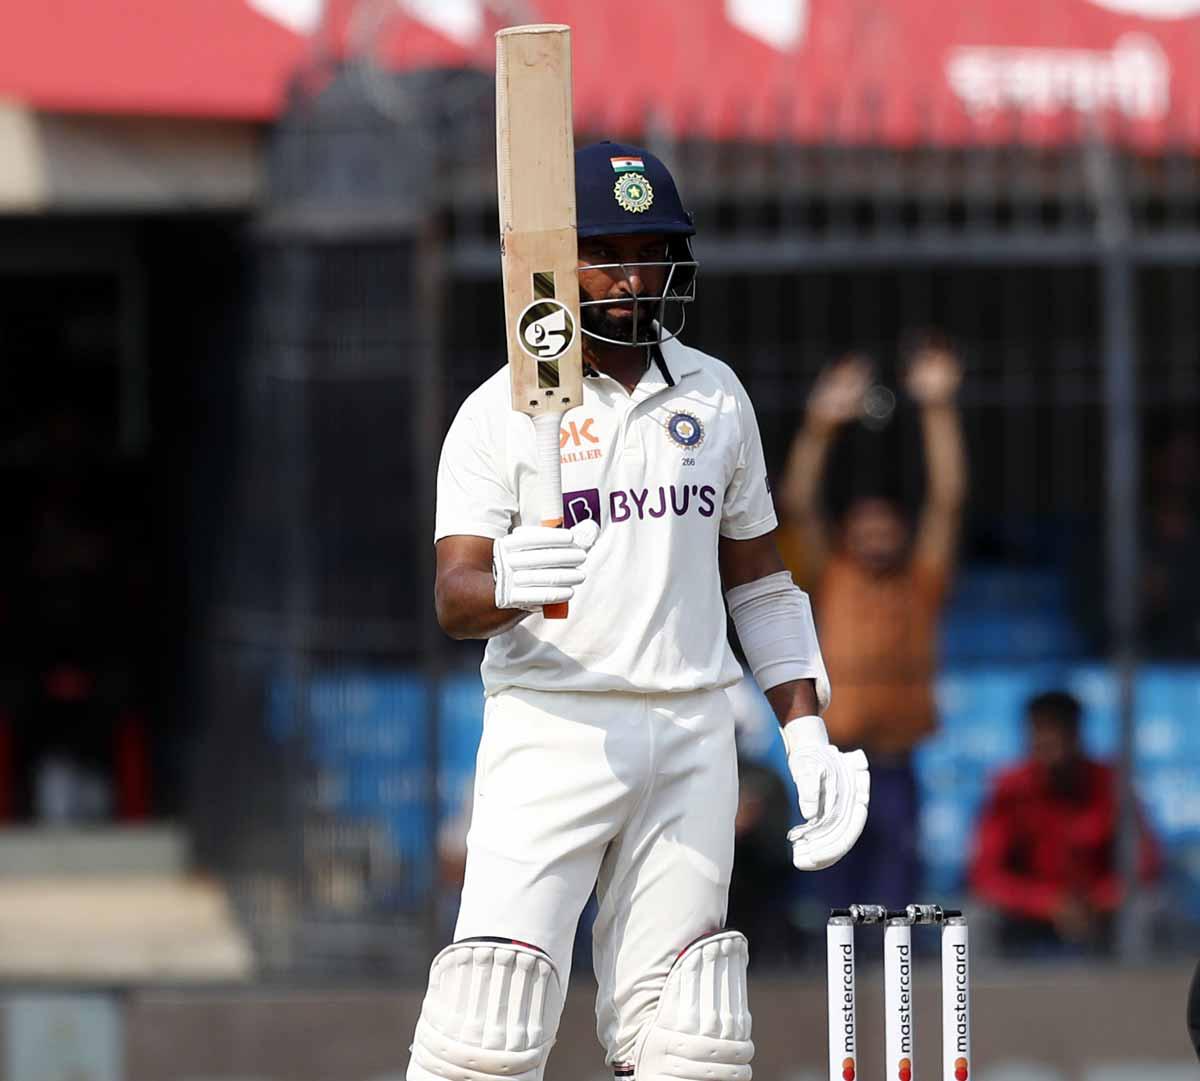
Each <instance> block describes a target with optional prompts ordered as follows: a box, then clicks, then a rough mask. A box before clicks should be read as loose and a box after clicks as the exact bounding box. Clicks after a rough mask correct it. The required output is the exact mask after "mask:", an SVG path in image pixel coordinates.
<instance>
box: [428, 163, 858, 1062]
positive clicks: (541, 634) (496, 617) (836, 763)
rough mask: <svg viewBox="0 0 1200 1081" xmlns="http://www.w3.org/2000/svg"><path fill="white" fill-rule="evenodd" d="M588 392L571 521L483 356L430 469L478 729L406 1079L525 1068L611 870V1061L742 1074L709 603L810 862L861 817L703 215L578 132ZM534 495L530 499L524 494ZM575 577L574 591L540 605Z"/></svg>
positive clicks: (715, 635)
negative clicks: (700, 324)
mask: <svg viewBox="0 0 1200 1081" xmlns="http://www.w3.org/2000/svg"><path fill="white" fill-rule="evenodd" d="M575 182H576V203H577V214H578V236H579V264H578V265H579V271H578V275H579V288H580V294H581V308H580V311H581V322H582V328H583V330H584V334H585V338H584V342H585V344H584V359H585V362H586V367H585V379H584V395H583V405H582V406H580V407H579V408H576V409H573V410H571V411H569V412H568V413H566V414H565V415H564V418H563V422H562V427H561V433H560V444H561V458H562V476H563V507H564V524H563V527H562V528H547V527H543V526H540V525H538V524H536V523H537V522H538V521H539V514H538V503H537V494H536V490H535V489H536V484H535V479H536V471H537V465H536V463H537V457H536V451H535V442H534V429H533V425H532V421H531V419H530V418H529V417H528V416H526V415H524V414H522V413H518V412H514V411H513V409H512V408H511V402H510V390H509V378H508V374H507V372H506V370H503V369H502V370H500V371H498V372H497V373H496V374H495V375H494V376H492V377H491V378H490V379H488V380H487V381H486V382H485V383H484V384H483V385H482V386H480V387H479V388H478V389H477V390H476V391H475V392H474V393H472V394H471V396H470V397H469V398H468V399H467V400H466V402H465V403H464V404H463V406H462V409H461V410H460V411H459V413H458V416H457V417H456V418H455V420H454V422H453V424H452V425H451V427H450V430H449V432H448V433H447V436H446V441H445V445H444V447H443V450H442V458H441V464H440V468H439V473H438V505H437V524H436V537H435V539H436V544H437V586H436V596H437V614H438V620H439V622H440V623H441V626H442V627H443V629H445V631H446V632H447V633H448V634H450V635H452V636H453V637H455V638H485V639H487V648H486V652H485V656H484V661H483V668H482V674H483V682H484V690H485V694H486V704H485V708H484V725H483V735H482V739H481V742H480V746H479V753H478V760H477V765H476V774H475V791H474V811H473V818H472V825H471V829H470V833H469V835H468V839H467V864H466V877H465V881H464V884H463V893H462V903H461V908H460V913H459V918H458V925H457V927H456V930H455V941H454V943H453V944H452V945H450V946H447V947H446V948H445V949H444V950H442V952H441V953H439V954H438V956H437V957H436V958H435V959H434V961H433V966H432V969H431V971H430V977H429V988H428V991H427V993H426V996H425V1000H424V1004H423V1006H422V1010H421V1017H420V1020H419V1021H418V1024H417V1029H416V1034H415V1037H414V1039H413V1044H412V1057H411V1059H410V1063H409V1067H408V1074H407V1076H408V1079H409V1081H468V1079H469V1081H490V1079H492V1078H509V1079H519V1081H538V1079H541V1078H542V1077H543V1074H544V1071H545V1068H546V1059H547V1056H548V1054H549V1051H550V1048H551V1046H552V1045H553V1043H554V1038H555V1032H556V1029H557V1026H558V1021H559V1015H560V1012H561V1010H562V1005H563V998H564V995H565V992H566V986H567V978H568V975H569V968H570V960H571V947H572V942H573V938H574V934H575V929H576V925H577V923H578V920H579V916H580V913H581V911H582V909H583V907H584V905H585V904H586V902H587V900H588V898H589V896H590V894H591V892H592V889H593V887H595V889H596V893H597V897H598V900H599V913H598V916H597V919H596V923H595V927H594V938H593V951H594V962H595V973H596V978H597V980H598V982H599V992H598V995H597V1001H596V1017H597V1027H598V1033H599V1037H600V1040H601V1042H602V1043H603V1045H604V1048H605V1051H606V1060H607V1062H608V1064H609V1065H610V1066H611V1068H612V1071H613V1076H614V1077H615V1078H636V1079H637V1081H665V1079H667V1078H685V1079H687V1078H692V1079H697V1081H699V1079H708V1078H713V1079H718V1081H747V1079H749V1078H750V1077H751V1066H750V1061H751V1057H752V1056H753V1053H754V1045H753V1043H752V1042H751V1038H750V1013H749V1009H748V1007H747V1001H746V963H747V957H748V952H747V943H746V939H745V937H744V936H743V935H741V934H740V933H739V932H738V931H736V930H733V929H729V928H725V926H724V922H725V913H726V901H727V895H728V891H729V879H730V873H731V871H732V865H733V840H734V812H735V809H736V804H737V763H736V760H735V754H734V725H733V716H732V709H731V707H730V702H729V698H728V697H727V695H726V693H725V688H726V687H728V686H730V685H732V684H734V683H736V682H737V681H738V679H739V678H740V676H741V670H740V668H739V665H738V663H737V661H736V660H735V658H734V656H733V654H732V652H731V651H730V648H729V645H728V643H727V640H726V622H725V611H726V607H728V610H729V615H730V617H731V618H732V620H733V623H734V626H735V627H736V629H737V634H738V638H739V640H740V641H741V644H742V648H743V650H744V652H745V655H746V658H747V660H748V662H749V664H750V667H751V669H752V670H753V673H754V676H755V678H756V679H757V681H758V683H759V685H760V686H761V687H762V689H763V691H764V692H766V695H767V697H768V699H769V700H770V702H771V705H772V707H773V708H774V710H775V713H776V714H777V716H778V718H779V721H780V724H781V725H782V726H783V739H784V741H785V743H786V745H787V750H788V764H789V766H790V769H791V773H792V776H793V777H794V779H795V782H796V787H797V792H798V795H799V804H800V812H801V815H802V817H803V819H804V822H803V824H802V825H800V826H797V827H796V828H795V829H793V830H792V831H791V833H790V834H789V840H790V841H791V843H792V846H793V861H794V863H795V865H796V867H798V868H800V869H801V870H816V869H819V868H822V867H827V866H829V865H830V864H832V863H835V862H836V861H837V860H838V859H840V858H841V857H842V856H843V855H844V854H845V853H846V852H847V851H848V850H849V849H850V847H851V846H852V845H853V844H854V842H855V840H856V839H857V838H858V836H859V834H860V832H861V831H862V828H863V824H864V822H865V820H866V814H867V802H868V791H869V774H868V770H867V761H866V757H865V756H864V755H863V753H862V752H861V751H853V752H850V753H843V752H841V751H839V750H838V749H837V748H836V747H834V746H831V745H830V743H829V739H828V737H827V735H826V732H825V725H824V723H823V722H822V720H821V717H820V711H821V710H822V709H823V708H824V707H825V705H826V704H827V703H828V701H829V694H830V690H829V685H828V680H827V677H826V674H825V667H824V664H823V662H822V659H821V651H820V648H819V645H818V643H817V637H816V632H815V630H814V627H813V619H812V613H811V609H810V606H809V601H808V598H807V596H806V595H805V594H804V593H802V592H801V591H800V590H799V589H797V588H796V586H795V585H793V583H792V580H791V576H790V575H789V574H788V573H787V571H785V570H784V567H783V563H782V561H781V560H780V557H779V554H778V552H777V551H776V547H775V542H774V539H773V537H772V531H773V530H774V529H775V527H776V519H775V511H774V508H773V506H772V501H771V494H770V491H769V489H768V484H767V473H766V467H765V464H764V460H763V451H762V444H761V441H760V438H759V432H758V425H757V421H756V420H755V415H754V409H753V407H752V405H751V403H750V399H749V398H748V397H747V395H746V392H745V390H743V388H742V385H741V383H740V382H739V381H738V379H737V377H736V376H735V375H734V373H733V372H732V371H731V370H730V368H729V367H728V366H727V365H725V364H724V363H722V362H721V361H719V360H717V359H715V358H714V357H710V356H707V355H705V354H704V353H701V352H699V351H698V350H696V349H692V348H690V347H689V346H686V345H684V344H683V343H682V342H681V341H680V340H679V337H678V334H679V332H680V330H681V329H682V327H683V322H684V318H685V314H686V307H687V304H688V303H689V302H691V301H692V299H693V297H694V295H695V284H696V269H697V264H696V262H695V261H694V260H693V258H692V251H691V244H690V238H691V236H692V235H693V234H694V232H695V230H694V228H693V226H692V217H691V215H690V214H688V213H687V212H686V211H685V210H684V208H683V205H682V203H681V201H680V197H679V194H678V191H677V190H676V187H675V183H674V181H673V179H672V178H671V175H670V173H669V172H668V171H667V169H666V167H665V166H664V165H663V163H662V162H661V161H659V160H658V159H657V158H655V157H654V156H653V155H652V154H650V153H648V152H647V151H645V150H642V149H640V148H638V147H634V146H625V145H619V144H616V143H600V144H597V145H594V146H590V147H587V148H585V149H582V150H580V151H578V152H577V153H576V155H575ZM531 523H534V524H531ZM567 600H569V601H570V615H569V617H568V618H567V619H561V620H554V619H546V618H544V617H543V615H542V607H543V606H544V605H548V604H555V603H560V602H564V601H567Z"/></svg>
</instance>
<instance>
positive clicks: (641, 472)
mask: <svg viewBox="0 0 1200 1081" xmlns="http://www.w3.org/2000/svg"><path fill="white" fill-rule="evenodd" d="M661 356H662V361H663V365H662V368H660V367H659V365H658V364H657V363H652V364H651V365H650V367H649V368H648V369H647V371H646V373H645V375H643V376H642V380H641V382H640V383H638V385H637V387H636V388H635V389H634V392H633V393H632V394H630V393H628V392H627V391H626V390H625V388H624V387H623V386H621V385H620V384H619V383H618V382H617V381H616V380H614V379H610V378H609V377H608V376H606V375H591V376H588V377H586V378H585V379H584V381H583V404H582V405H581V406H579V407H577V408H575V409H572V410H570V411H569V412H568V413H566V414H564V416H563V419H562V426H561V433H562V434H561V447H562V487H563V507H564V518H565V522H566V524H567V525H573V524H575V523H576V522H579V521H582V520H583V519H585V518H592V519H594V520H596V521H598V522H599V523H600V535H599V538H598V539H597V541H596V543H595V545H594V546H593V547H592V549H591V550H590V551H589V552H588V556H587V561H586V562H585V563H584V565H583V569H584V571H585V572H586V574H587V580H586V581H585V582H584V583H583V584H582V585H580V586H577V587H576V589H575V595H574V597H572V599H571V610H570V615H569V616H568V618H566V619H562V620H553V619H552V620H547V619H543V618H542V616H541V614H540V613H532V614H530V615H529V616H527V617H526V618H525V619H523V620H521V622H520V623H518V624H517V625H516V626H514V627H512V628H511V629H509V630H507V631H505V632H504V633H503V634H499V635H497V636H496V637H494V638H492V639H489V641H488V643H487V649H486V652H485V654H484V660H483V668H482V674H483V684H484V690H485V691H486V693H488V694H495V693H496V692H497V691H501V690H504V689H505V688H507V687H524V688H529V689H531V690H547V691H635V692H642V693H655V692H662V691H689V690H697V689H702V688H710V687H723V686H728V685H730V684H733V683H736V682H737V681H738V680H739V679H741V676H742V672H741V668H740V667H739V666H738V664H737V661H736V660H735V659H734V656H733V653H732V651H731V650H730V648H729V644H728V642H727V640H726V636H725V601H724V596H723V593H722V589H721V577H720V574H719V572H718V567H717V541H718V538H719V537H729V538H732V539H734V540H748V539H751V538H753V537H758V536H761V535H762V534H764V533H769V532H770V531H771V530H772V529H774V528H775V526H776V524H777V523H776V518H775V509H774V507H773V505H772V501H771V494H770V489H769V487H768V483H767V470H766V464H765V462H764V460H763V452H762V441H761V439H760V437H759V433H758V422H757V421H756V419H755V416H754V409H753V407H752V406H751V404H750V399H749V397H748V396H747V395H746V392H745V390H744V389H743V387H742V385H741V383H740V382H739V380H738V378H737V376H736V375H734V374H733V372H732V370H731V369H730V368H729V366H728V365H726V364H724V363H722V362H721V361H719V360H717V359H716V358H714V357H710V356H707V355H705V354H704V353H701V352H700V351H699V350H696V349H692V348H690V347H689V346H686V345H683V344H682V343H681V342H678V341H669V342H667V343H665V344H664V345H663V346H662V350H661ZM663 369H665V372H664V370H663ZM538 521H539V518H538V495H537V454H536V448H535V445H534V432H533V422H532V420H531V419H530V418H529V417H528V416H526V415H525V414H523V413H516V412H514V411H513V409H512V397H511V392H510V389H509V377H508V368H507V367H505V368H501V369H500V370H499V371H498V372H496V374H495V375H494V376H492V378H490V379H489V380H488V381H487V382H486V383H484V384H483V385H482V386H480V387H479V388H478V389H477V390H475V391H474V393H472V394H471V396H470V397H469V398H467V400H466V401H465V402H464V403H463V405H462V408H461V409H460V410H459V412H458V416H457V417H455V419H454V423H453V424H452V425H451V426H450V430H449V432H447V434H446V441H445V443H444V445H443V447H442V458H441V464H440V466H439V469H438V504H437V523H436V529H435V540H440V539H441V538H442V537H448V536H453V535H456V534H466V535H471V536H477V537H489V538H491V539H493V540H494V539H496V538H498V537H502V536H504V535H505V534H507V533H508V532H510V531H511V530H512V529H513V528H514V527H515V526H518V525H537V524H538Z"/></svg>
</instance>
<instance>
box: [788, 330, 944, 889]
mask: <svg viewBox="0 0 1200 1081" xmlns="http://www.w3.org/2000/svg"><path fill="white" fill-rule="evenodd" d="M961 374H962V372H961V367H960V365H959V362H958V359H957V357H956V356H955V355H954V353H953V352H952V351H951V350H950V349H949V348H948V347H946V346H944V345H942V344H940V343H934V342H931V341H927V342H925V343H923V344H922V345H920V346H919V347H918V348H917V349H915V350H914V351H913V353H912V355H911V357H910V358H909V363H908V366H907V370H906V373H905V380H904V382H905V389H906V390H907V391H908V393H909V395H910V396H911V397H912V398H913V399H914V400H915V401H916V403H917V405H918V406H919V408H920V415H921V430H922V438H923V443H924V449H925V459H926V473H927V490H926V498H925V504H924V507H923V508H922V511H921V514H920V518H919V522H918V524H917V528H916V530H915V532H914V531H913V529H912V528H911V527H910V524H909V522H908V520H907V519H906V517H905V514H904V511H903V510H902V509H901V507H900V506H899V505H898V504H897V503H896V502H895V501H893V500H892V499H890V498H888V497H885V496H882V495H858V496H857V497H855V498H854V499H853V500H852V501H851V503H850V505H849V507H848V509H847V511H846V513H845V517H844V519H843V521H842V522H841V528H840V531H839V532H838V533H837V534H836V535H835V534H834V533H833V531H832V530H831V528H830V526H829V524H828V523H827V521H826V517H825V514H824V513H823V510H822V508H821V506H820V498H819V493H820V489H821V480H822V475H823V473H824V471H825V466H826V461H827V459H828V456H829V451H830V448H831V445H832V443H833V441H834V437H835V436H836V435H837V433H838V431H839V429H841V428H842V427H843V426H844V425H845V424H847V423H848V422H849V421H852V420H855V419H856V418H858V417H860V416H861V415H862V408H863V401H864V395H865V394H866V393H867V391H868V389H869V388H870V384H871V378H872V375H871V367H870V365H869V364H868V362H867V361H866V360H864V359H862V358H860V357H853V356H852V357H849V358H847V359H845V360H842V361H840V362H838V363H837V364H834V365H833V366H832V367H830V368H829V369H827V370H826V371H825V372H823V373H822V374H821V376H820V377H819V378H818V380H817V383H816V385H815V386H814V388H813V390H812V393H811V394H810V396H809V400H808V409H807V412H806V414H805V419H804V425H803V427H802V428H801V430H800V431H799V433H798V434H797V435H796V438H795V440H794V442H793V444H792V448H791V451H790V454H789V457H788V463H787V468H786V472H785V475H784V478H783V481H782V484H781V485H780V493H779V500H778V502H779V505H780V509H781V511H782V513H783V517H784V519H785V520H786V521H788V522H790V523H791V524H792V525H793V526H794V527H796V528H797V529H798V531H799V533H800V535H801V536H802V537H803V543H804V549H805V562H806V564H807V569H808V572H809V575H810V576H811V577H810V579H809V580H811V581H812V583H813V593H814V600H815V604H814V608H815V611H816V619H817V626H818V628H819V633H820V636H821V648H822V650H823V652H824V655H825V662H826V666H827V667H828V669H829V676H830V679H831V681H832V683H833V701H832V703H831V705H830V707H829V709H828V710H827V711H826V717H825V720H826V724H827V726H828V728H829V738H830V739H831V740H832V741H833V742H834V743H836V744H837V745H838V746H840V747H844V748H845V747H862V748H863V749H864V750H866V752H867V755H868V757H869V759H870V762H871V813H870V815H869V817H868V819H867V826H866V829H865V830H864V832H863V835H862V837H861V839H860V840H859V842H858V844H856V845H855V847H854V848H853V849H852V850H851V852H850V853H849V855H847V856H846V857H845V858H844V859H842V860H841V862H839V863H837V864H835V865H834V866H833V867H831V868H829V869H828V870H827V871H823V872H821V874H820V875H819V876H818V878H819V879H820V882H819V884H818V886H817V889H818V891H819V892H820V893H821V895H822V896H823V897H824V898H826V899H827V900H828V901H829V903H830V904H831V905H842V904H846V903H850V902H853V901H867V902H872V903H881V904H886V905H889V906H891V907H902V906H903V905H904V904H906V903H908V902H909V901H911V900H912V899H913V898H914V897H915V896H916V894H917V892H918V889H919V886H920V866H919V860H918V854H917V819H918V807H917V784H916V778H915V775H914V772H913V766H912V751H913V748H914V747H915V746H916V745H917V744H918V743H919V742H920V741H921V740H922V739H923V738H924V737H925V736H927V735H929V734H930V732H932V731H933V729H934V728H935V726H936V714H935V707H934V698H933V679H934V675H935V666H936V634H937V621H938V615H939V612H940V610H941V607H942V603H943V599H944V597H945V595H946V592H947V587H948V584H949V581H950V577H951V574H952V570H953V565H954V553H955V547H956V544H957V538H958V530H959V521H960V518H961V510H962V504H963V500H964V497H965V494H966V456H965V453H964V450H963V441H962V433H961V430H960V426H959V419H958V411H957V409H956V407H955V393H956V391H957V390H958V385H959V382H960V380H961ZM792 569H793V571H794V572H795V571H796V570H797V568H795V567H793V568H792ZM797 576H798V577H799V576H800V575H797Z"/></svg>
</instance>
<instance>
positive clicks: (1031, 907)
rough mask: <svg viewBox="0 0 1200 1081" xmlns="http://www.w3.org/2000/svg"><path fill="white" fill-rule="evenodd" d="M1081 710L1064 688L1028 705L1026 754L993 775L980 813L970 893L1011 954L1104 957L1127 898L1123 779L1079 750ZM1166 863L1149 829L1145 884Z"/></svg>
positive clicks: (1144, 846) (1144, 837) (1142, 869)
mask: <svg viewBox="0 0 1200 1081" xmlns="http://www.w3.org/2000/svg"><path fill="white" fill-rule="evenodd" d="M1082 712H1083V711H1082V707H1081V706H1080V704H1079V700H1078V699H1077V698H1075V697H1074V696H1073V695H1071V694H1068V693H1067V692H1065V691H1049V692H1047V693H1045V694H1040V695H1037V696H1036V697H1035V698H1033V699H1031V700H1030V702H1029V704H1028V705H1027V707H1026V717H1027V721H1028V725H1029V745H1030V746H1029V752H1030V753H1029V757H1028V758H1027V759H1026V760H1025V761H1024V762H1021V763H1019V764H1018V765H1016V766H1014V767H1013V768H1012V769H1009V770H1007V771H1005V772H1004V773H1002V774H1001V775H1000V776H999V777H998V778H996V781H995V783H994V785H993V787H992V791H991V793H990V795H989V797H988V799H987V802H986V804H985V806H984V810H983V814H982V817H981V819H980V822H979V828H978V833H977V835H976V838H975V848H974V852H973V855H972V860H971V869H970V881H971V889H972V892H973V893H974V894H975V896H976V897H977V898H978V899H979V900H980V901H982V902H983V903H984V904H986V905H988V906H990V907H991V908H993V909H994V910H995V913H996V915H997V917H998V920H999V926H998V928H997V934H998V940H999V941H998V945H999V946H1000V948H1001V949H1002V950H1004V951H1005V952H1010V953H1019V952H1030V951H1034V952H1045V951H1047V950H1061V949H1064V948H1066V949H1069V950H1073V951H1078V952H1103V951H1104V950H1106V949H1107V948H1108V947H1109V946H1110V945H1111V938H1112V924H1113V914H1114V913H1115V912H1116V910H1117V907H1118V906H1119V905H1120V903H1121V893H1122V889H1121V878H1120V874H1119V872H1118V869H1117V866H1116V838H1117V814H1118V806H1117V805H1118V797H1117V778H1116V772H1115V771H1114V770H1113V768H1112V767H1111V766H1108V765H1105V764H1104V763H1102V762H1097V761H1095V760H1093V759H1090V758H1088V757H1087V756H1086V755H1085V754H1084V753H1083V749H1082V747H1081V745H1080V739H1079V725H1080V719H1081V716H1082ZM1160 862H1161V861H1160V856H1159V851H1158V846H1157V845H1156V844H1155V842H1154V839H1153V837H1152V836H1151V835H1150V833H1149V832H1148V831H1147V830H1146V829H1145V828H1144V827H1143V829H1142V832H1141V852H1140V856H1139V873H1140V875H1141V878H1142V880H1143V881H1147V882H1148V881H1152V880H1153V879H1155V878H1157V877H1158V874H1159V871H1160Z"/></svg>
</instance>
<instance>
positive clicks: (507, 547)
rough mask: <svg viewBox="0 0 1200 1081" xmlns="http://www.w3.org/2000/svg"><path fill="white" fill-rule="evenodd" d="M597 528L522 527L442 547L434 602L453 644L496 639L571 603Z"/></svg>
mask: <svg viewBox="0 0 1200 1081" xmlns="http://www.w3.org/2000/svg"><path fill="white" fill-rule="evenodd" d="M597 532H598V530H597V529H596V525H595V523H594V522H581V523H580V524H579V525H577V526H575V528H574V529H548V528H545V527H542V526H519V527H518V528H516V529H514V530H513V531H512V532H511V533H509V534H507V535H505V536H503V537H500V538H499V539H498V540H495V541H493V540H490V539H489V538H487V537H473V536H464V535H455V536H449V537H443V538H441V540H439V541H438V542H437V582H436V585H435V588H434V596H435V599H436V604H437V616H438V623H439V624H441V627H442V630H444V631H445V632H446V633H447V634H448V635H450V637H451V638H491V637H492V636H493V635H496V634H500V633H502V632H503V631H506V630H508V629H509V628H510V627H512V626H514V625H515V624H517V623H519V622H520V621H521V620H522V619H524V618H525V617H526V616H527V615H529V613H530V612H536V611H540V610H541V609H542V608H544V607H545V606H546V605H548V604H563V603H565V602H567V601H568V600H570V599H571V597H572V595H573V594H574V592H575V586H577V585H580V584H582V582H583V579H584V572H583V568H582V564H583V561H584V558H585V556H586V553H587V550H588V548H590V547H591V545H592V543H593V542H594V541H595V539H596V534H597Z"/></svg>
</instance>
